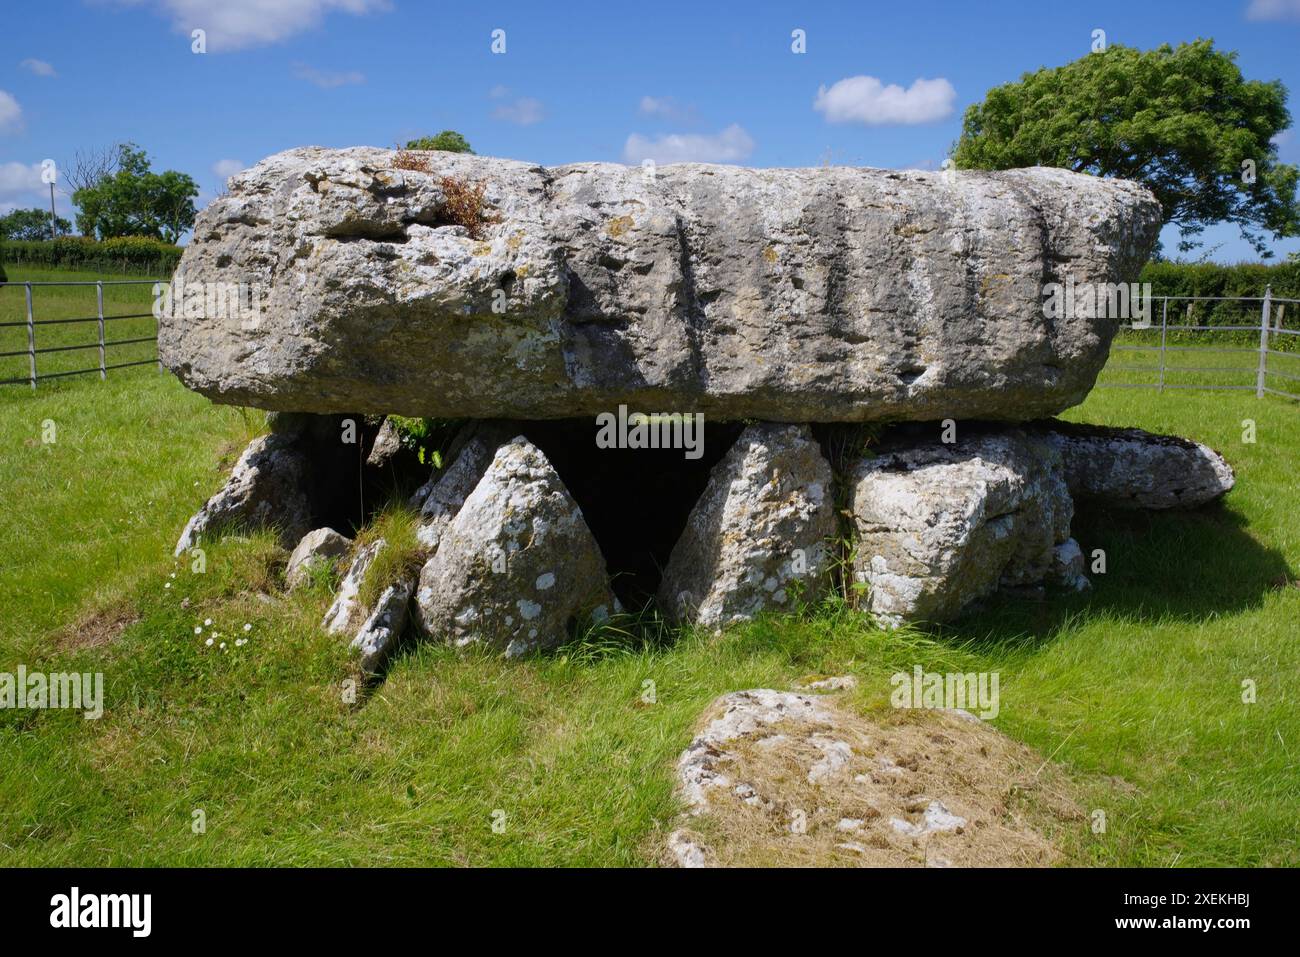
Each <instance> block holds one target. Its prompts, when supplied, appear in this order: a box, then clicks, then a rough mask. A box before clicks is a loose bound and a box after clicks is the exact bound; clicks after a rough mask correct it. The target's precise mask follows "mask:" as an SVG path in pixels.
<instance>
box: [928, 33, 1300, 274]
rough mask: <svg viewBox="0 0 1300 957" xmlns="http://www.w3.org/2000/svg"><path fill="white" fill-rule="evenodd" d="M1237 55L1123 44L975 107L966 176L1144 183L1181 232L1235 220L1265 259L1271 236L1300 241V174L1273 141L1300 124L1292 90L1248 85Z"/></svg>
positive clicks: (968, 127) (965, 132) (959, 162)
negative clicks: (1011, 173)
mask: <svg viewBox="0 0 1300 957" xmlns="http://www.w3.org/2000/svg"><path fill="white" fill-rule="evenodd" d="M1236 61H1237V55H1236V54H1235V53H1226V52H1223V51H1219V50H1215V49H1214V41H1212V40H1196V41H1195V42H1193V43H1184V44H1180V45H1179V46H1178V47H1176V48H1171V47H1169V46H1168V45H1165V46H1161V47H1159V48H1157V49H1155V50H1147V51H1141V50H1135V49H1132V48H1130V47H1125V46H1119V45H1114V46H1111V47H1109V48H1107V49H1105V50H1101V51H1098V52H1095V53H1091V54H1088V55H1087V56H1085V57H1082V58H1081V59H1078V60H1075V61H1074V62H1072V63H1067V64H1065V65H1064V66H1061V67H1054V68H1043V69H1041V70H1039V71H1038V72H1036V73H1026V74H1024V75H1023V76H1021V78H1020V80H1019V81H1018V82H1015V83H1007V84H1005V85H1003V86H999V87H995V88H993V89H992V90H990V91H989V92H988V94H987V95H986V96H985V98H984V101H983V102H982V103H975V104H973V105H971V106H970V107H969V108H968V109H967V110H966V115H965V118H964V121H963V124H962V133H961V138H960V139H959V140H958V141H957V145H956V147H955V149H954V152H953V162H954V164H955V165H956V166H957V167H958V168H960V169H1014V168H1016V167H1021V166H1058V167H1064V168H1066V169H1071V170H1075V171H1077V172H1084V173H1092V174H1094V175H1097V176H1116V177H1122V178H1124V179H1131V180H1137V181H1138V182H1141V183H1142V184H1143V185H1145V186H1146V187H1147V188H1148V189H1150V190H1151V192H1152V193H1154V194H1155V196H1156V198H1157V199H1158V200H1160V203H1161V205H1162V206H1163V208H1164V221H1165V223H1166V224H1168V223H1174V224H1176V225H1177V226H1178V227H1179V230H1180V232H1181V234H1182V242H1180V243H1179V249H1180V250H1182V251H1184V252H1186V251H1187V250H1190V249H1194V248H1196V247H1197V246H1198V245H1200V243H1199V242H1198V241H1197V240H1196V237H1197V236H1198V235H1199V234H1200V233H1201V232H1202V231H1203V230H1204V229H1205V227H1206V225H1208V224H1211V223H1218V222H1230V223H1235V224H1236V225H1237V227H1238V228H1239V229H1240V230H1241V234H1242V236H1243V237H1244V238H1245V239H1246V240H1247V241H1248V242H1250V243H1251V245H1252V246H1254V247H1255V249H1256V251H1257V252H1259V253H1260V255H1262V256H1264V257H1265V258H1267V257H1269V256H1271V255H1272V254H1271V252H1270V251H1269V250H1268V249H1267V247H1266V246H1265V244H1264V241H1263V239H1262V238H1261V234H1262V233H1264V232H1269V233H1272V234H1273V236H1274V238H1282V237H1285V236H1296V235H1300V204H1298V203H1297V199H1296V184H1297V182H1298V181H1300V169H1297V167H1295V166H1292V165H1288V164H1285V163H1280V162H1278V157H1277V145H1276V143H1274V142H1273V138H1274V137H1276V136H1277V134H1279V133H1281V132H1282V131H1283V130H1285V129H1287V128H1288V127H1289V126H1290V125H1291V115H1290V113H1288V112H1287V108H1286V100H1287V91H1286V87H1284V86H1283V85H1282V84H1281V82H1279V81H1277V80H1273V81H1271V82H1262V81H1259V80H1246V79H1245V78H1243V77H1242V75H1241V70H1240V69H1239V68H1238V66H1237V62H1236Z"/></svg>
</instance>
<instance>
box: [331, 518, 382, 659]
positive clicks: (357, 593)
mask: <svg viewBox="0 0 1300 957" xmlns="http://www.w3.org/2000/svg"><path fill="white" fill-rule="evenodd" d="M387 544H388V543H387V542H385V541H384V540H383V539H382V538H377V539H375V540H374V541H373V542H371V543H370V544H369V545H363V546H362V547H361V548H359V549H358V550H357V553H356V555H355V556H354V557H353V559H352V565H351V566H350V567H349V568H348V573H347V574H346V575H344V576H343V581H342V582H340V583H339V590H338V591H337V592H335V594H334V602H333V604H331V605H330V607H329V611H327V612H326V613H325V620H324V621H322V622H321V627H322V628H324V629H325V630H326V631H328V632H329V633H330V634H331V635H338V634H343V633H351V632H353V631H354V630H355V629H357V628H359V627H360V626H361V625H362V623H363V622H364V621H365V620H366V618H367V617H368V615H369V609H366V608H363V607H362V606H361V600H360V598H361V585H362V584H363V583H364V582H365V580H366V572H367V571H369V570H370V563H371V562H373V561H374V560H375V556H376V555H378V554H379V553H380V551H382V550H383V549H384V548H385V546H386V545H387Z"/></svg>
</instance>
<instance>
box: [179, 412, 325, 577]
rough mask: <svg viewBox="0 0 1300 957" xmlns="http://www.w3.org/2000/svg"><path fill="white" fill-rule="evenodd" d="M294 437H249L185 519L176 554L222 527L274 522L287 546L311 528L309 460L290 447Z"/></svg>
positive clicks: (261, 525) (261, 524)
mask: <svg viewBox="0 0 1300 957" xmlns="http://www.w3.org/2000/svg"><path fill="white" fill-rule="evenodd" d="M295 441H296V436H294V435H292V434H285V433H282V432H272V433H270V434H268V435H261V436H258V437H257V438H255V439H254V440H253V441H252V442H250V443H249V444H248V447H247V448H246V449H244V453H243V454H242V455H241V456H240V457H239V461H238V462H236V463H235V467H234V469H233V470H232V471H231V473H230V478H229V479H227V480H226V484H225V485H223V486H222V487H221V489H220V490H219V491H218V492H217V493H216V494H215V495H213V496H212V497H211V498H210V499H208V501H207V504H206V505H204V506H203V507H202V508H201V509H199V510H198V511H197V512H196V513H194V516H193V517H192V518H191V519H190V520H189V523H188V524H187V525H186V526H185V529H184V531H182V532H181V537H180V539H179V540H178V541H177V542H176V550H175V554H176V555H180V554H181V553H183V552H185V551H187V550H188V549H190V548H193V547H194V546H195V545H197V544H198V543H199V541H200V540H201V539H202V537H203V535H204V534H205V533H208V532H215V531H217V530H219V529H222V528H231V527H244V528H268V527H272V526H273V527H275V528H277V529H278V530H279V533H280V540H281V542H282V543H283V544H284V546H285V548H290V547H292V546H293V545H294V543H296V542H297V541H298V540H299V539H300V538H302V536H303V535H304V534H306V533H307V531H308V529H310V528H311V524H312V515H311V503H310V501H309V499H308V495H307V492H306V488H307V474H306V473H307V459H306V457H305V456H304V455H303V454H302V453H301V452H299V451H298V450H297V449H296V448H295V447H294V442H295Z"/></svg>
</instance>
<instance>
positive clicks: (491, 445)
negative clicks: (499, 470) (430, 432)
mask: <svg viewBox="0 0 1300 957" xmlns="http://www.w3.org/2000/svg"><path fill="white" fill-rule="evenodd" d="M509 439H510V433H509V432H508V431H507V430H506V427H505V426H504V425H503V424H500V423H495V422H472V423H470V424H469V425H466V426H465V427H464V428H463V429H462V430H461V432H460V434H459V435H457V436H456V439H455V441H454V442H453V443H452V447H451V448H450V449H449V450H448V460H449V461H448V463H447V464H446V467H445V469H444V470H443V471H441V472H436V473H435V474H434V475H432V476H431V477H430V478H429V481H428V482H426V483H425V484H424V485H422V486H420V488H419V489H417V490H416V492H415V495H413V496H412V497H411V505H412V506H414V507H416V508H418V509H419V510H420V527H419V528H418V529H417V530H416V533H415V537H416V538H417V539H418V540H419V542H420V544H421V545H423V546H424V547H425V548H427V549H428V550H429V551H430V552H433V550H434V549H436V548H437V547H438V542H439V541H441V539H442V535H443V533H444V532H445V531H446V530H447V526H448V525H450V524H451V520H452V519H454V518H455V517H456V515H457V513H458V512H460V509H461V506H462V505H464V504H465V499H467V498H468V497H469V494H470V492H472V491H474V488H475V487H476V486H477V485H478V483H479V482H480V481H481V480H482V478H483V475H484V473H485V472H487V470H488V466H490V465H491V464H492V460H493V458H494V457H495V456H496V453H497V449H498V448H500V447H501V445H502V444H504V443H505V442H507V441H509Z"/></svg>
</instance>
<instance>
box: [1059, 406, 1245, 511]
mask: <svg viewBox="0 0 1300 957" xmlns="http://www.w3.org/2000/svg"><path fill="white" fill-rule="evenodd" d="M1043 434H1044V435H1045V436H1046V437H1047V440H1048V441H1049V442H1050V443H1051V444H1052V445H1053V446H1054V447H1055V448H1056V450H1057V451H1058V452H1059V453H1060V455H1061V459H1062V462H1063V464H1064V468H1065V481H1066V483H1067V484H1068V485H1069V487H1070V494H1071V495H1073V496H1074V497H1075V499H1076V500H1079V501H1085V500H1095V501H1100V502H1102V503H1104V504H1106V505H1110V506H1113V507H1116V508H1151V509H1163V508H1195V507H1197V506H1199V505H1205V504H1206V503H1207V502H1212V501H1214V500H1215V499H1217V498H1221V497H1222V496H1223V495H1225V494H1226V493H1227V492H1228V491H1230V490H1231V489H1232V486H1233V484H1234V483H1235V481H1236V479H1235V477H1234V476H1233V473H1232V467H1231V466H1230V465H1228V463H1227V462H1226V461H1225V460H1224V458H1223V456H1222V455H1220V454H1219V453H1218V452H1215V451H1214V450H1213V449H1211V448H1210V447H1209V446H1205V445H1201V444H1200V443H1199V442H1192V441H1190V440H1189V439H1183V438H1179V437H1178V436H1174V435H1155V434H1153V433H1151V432H1144V431H1142V430H1141V429H1113V428H1104V427H1102V426H1095V425H1072V424H1067V423H1064V422H1054V423H1052V426H1051V428H1050V429H1047V430H1045V431H1044V433H1043Z"/></svg>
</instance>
